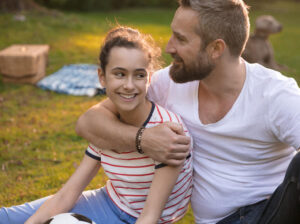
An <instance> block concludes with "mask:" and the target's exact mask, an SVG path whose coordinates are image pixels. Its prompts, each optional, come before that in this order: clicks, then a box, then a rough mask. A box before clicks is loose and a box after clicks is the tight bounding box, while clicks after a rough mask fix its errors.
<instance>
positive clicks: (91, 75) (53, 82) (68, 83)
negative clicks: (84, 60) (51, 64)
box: [37, 64, 105, 96]
mask: <svg viewBox="0 0 300 224" xmlns="http://www.w3.org/2000/svg"><path fill="white" fill-rule="evenodd" d="M97 69H98V66H97V65H92V64H73V65H66V66H64V67H63V68H61V69H60V70H58V71H57V72H55V73H53V74H51V75H49V76H46V77H45V78H43V79H42V80H40V81H39V82H38V83H37V86H38V87H40V88H42V89H46V90H52V91H55V92H58V93H65V94H70V95H76V96H83V95H87V96H95V95H96V94H105V89H104V88H103V87H102V86H101V84H100V83H99V79H98V74H97Z"/></svg>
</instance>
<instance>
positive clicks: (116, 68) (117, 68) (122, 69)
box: [112, 67, 127, 71]
mask: <svg viewBox="0 0 300 224" xmlns="http://www.w3.org/2000/svg"><path fill="white" fill-rule="evenodd" d="M113 70H121V71H127V70H126V69H125V68H122V67H115V68H113V69H112V71H113Z"/></svg>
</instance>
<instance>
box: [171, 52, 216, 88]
mask: <svg viewBox="0 0 300 224" xmlns="http://www.w3.org/2000/svg"><path fill="white" fill-rule="evenodd" d="M172 57H173V58H174V62H173V64H172V66H171V68H170V76H171V78H172V79H173V81H174V82H177V83H185V82H190V81H194V80H202V79H204V78H206V77H207V76H208V75H209V74H210V73H211V71H212V70H213V69H214V68H215V64H214V63H213V62H212V61H211V59H210V58H209V57H208V55H207V54H206V53H204V52H200V53H199V55H198V57H197V59H196V60H195V62H194V63H193V64H191V65H189V66H187V65H185V64H184V61H183V60H182V59H181V58H180V57H179V56H178V55H172Z"/></svg>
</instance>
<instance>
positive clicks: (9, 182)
mask: <svg viewBox="0 0 300 224" xmlns="http://www.w3.org/2000/svg"><path fill="white" fill-rule="evenodd" d="M173 11H174V10H172V9H170V10H166V9H142V10H138V9H130V10H129V9H126V10H121V11H115V12H108V13H104V12H103V13H64V14H62V15H59V16H57V17H50V16H43V15H30V14H28V15H27V20H26V22H17V21H14V20H13V19H12V17H13V15H11V14H0V30H1V35H0V49H3V48H5V47H7V46H9V45H11V44H16V43H26V44H45V43H47V44H49V45H50V47H51V50H50V54H49V66H48V67H47V74H51V73H53V72H55V71H57V70H58V69H59V68H61V67H62V66H63V65H66V64H73V63H97V56H98V51H99V46H100V43H101V41H102V40H103V37H104V34H105V32H106V31H107V30H108V29H109V28H110V27H111V26H112V25H113V24H115V22H116V21H118V23H120V24H121V25H130V26H134V27H137V28H139V29H141V30H142V31H143V32H146V33H151V34H152V35H153V36H154V38H155V40H156V41H158V43H159V44H160V46H161V47H162V48H164V46H165V45H166V43H167V40H168V38H169V36H170V28H169V24H170V22H171V20H172V16H173ZM299 11H300V4H297V3H291V2H283V1H282V2H277V3H274V4H272V5H269V6H266V5H257V6H254V7H253V8H252V10H251V12H250V17H251V21H252V22H253V21H254V19H255V18H256V17H257V16H258V15H262V14H272V15H274V16H275V17H276V18H277V19H278V20H279V21H281V22H282V23H283V27H284V29H283V32H282V33H280V34H276V35H273V36H272V37H271V41H272V44H273V47H274V49H275V54H276V59H277V61H278V62H280V63H282V64H285V65H287V66H289V67H290V68H291V69H292V71H291V72H288V73H287V74H286V75H288V76H292V77H294V78H295V79H296V80H297V81H298V83H300V63H299V61H300V54H299V52H300V43H299V41H298V38H299V36H300V28H299V24H297V21H299V18H300V15H299V13H298V12H299ZM163 56H164V60H165V61H166V63H169V62H170V57H169V56H167V55H166V54H164V55H163ZM103 98H104V96H96V97H92V98H90V97H75V96H70V95H62V94H57V93H54V92H48V91H44V90H41V89H39V88H37V87H35V86H31V85H19V84H7V83H3V82H2V81H1V78H0V206H10V205H14V204H19V203H23V202H26V201H30V200H34V199H37V198H39V197H42V196H46V195H49V194H53V193H55V192H56V191H57V190H58V189H59V188H60V187H61V186H62V184H63V183H65V181H66V180H67V179H68V177H69V176H70V175H71V174H72V173H73V172H74V170H75V169H76V167H77V166H78V165H79V162H80V160H81V158H82V156H83V153H84V150H85V148H86V146H87V142H86V141H85V140H84V139H82V138H80V137H78V136H77V135H76V133H75V131H74V127H75V123H76V120H77V119H78V117H79V116H80V114H82V113H83V112H84V111H85V110H87V109H88V108H89V107H90V106H92V105H94V104H96V103H97V102H99V101H101V100H102V99H103ZM105 181H106V177H105V175H104V174H103V171H100V173H99V175H97V177H96V178H95V179H94V180H93V181H92V182H91V184H90V185H89V186H88V189H93V188H99V187H101V186H103V185H104V184H105ZM193 222H194V221H193V217H192V211H191V210H189V212H188V214H187V215H186V216H185V218H184V219H183V220H182V221H180V222H179V223H182V224H183V223H193Z"/></svg>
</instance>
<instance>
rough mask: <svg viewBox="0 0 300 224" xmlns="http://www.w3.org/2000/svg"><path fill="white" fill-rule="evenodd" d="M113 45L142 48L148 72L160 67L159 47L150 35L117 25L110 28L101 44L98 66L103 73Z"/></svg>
mask: <svg viewBox="0 0 300 224" xmlns="http://www.w3.org/2000/svg"><path fill="white" fill-rule="evenodd" d="M113 47H125V48H133V49H139V50H142V51H143V52H144V53H145V54H146V55H147V57H148V59H149V68H150V72H153V71H154V70H156V69H159V68H161V60H160V56H161V49H160V48H159V47H157V46H156V44H155V42H154V40H153V38H152V37H151V36H150V35H146V34H142V33H140V32H139V31H138V30H136V29H133V28H130V27H125V26H117V27H115V28H113V29H112V30H110V31H109V32H108V33H107V35H106V37H105V39H104V42H103V44H102V46H101V50H100V55H99V61H100V67H101V69H102V70H103V72H104V73H105V68H106V65H107V64H108V59H109V54H110V52H111V49H112V48H113ZM128 57H130V55H128Z"/></svg>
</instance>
